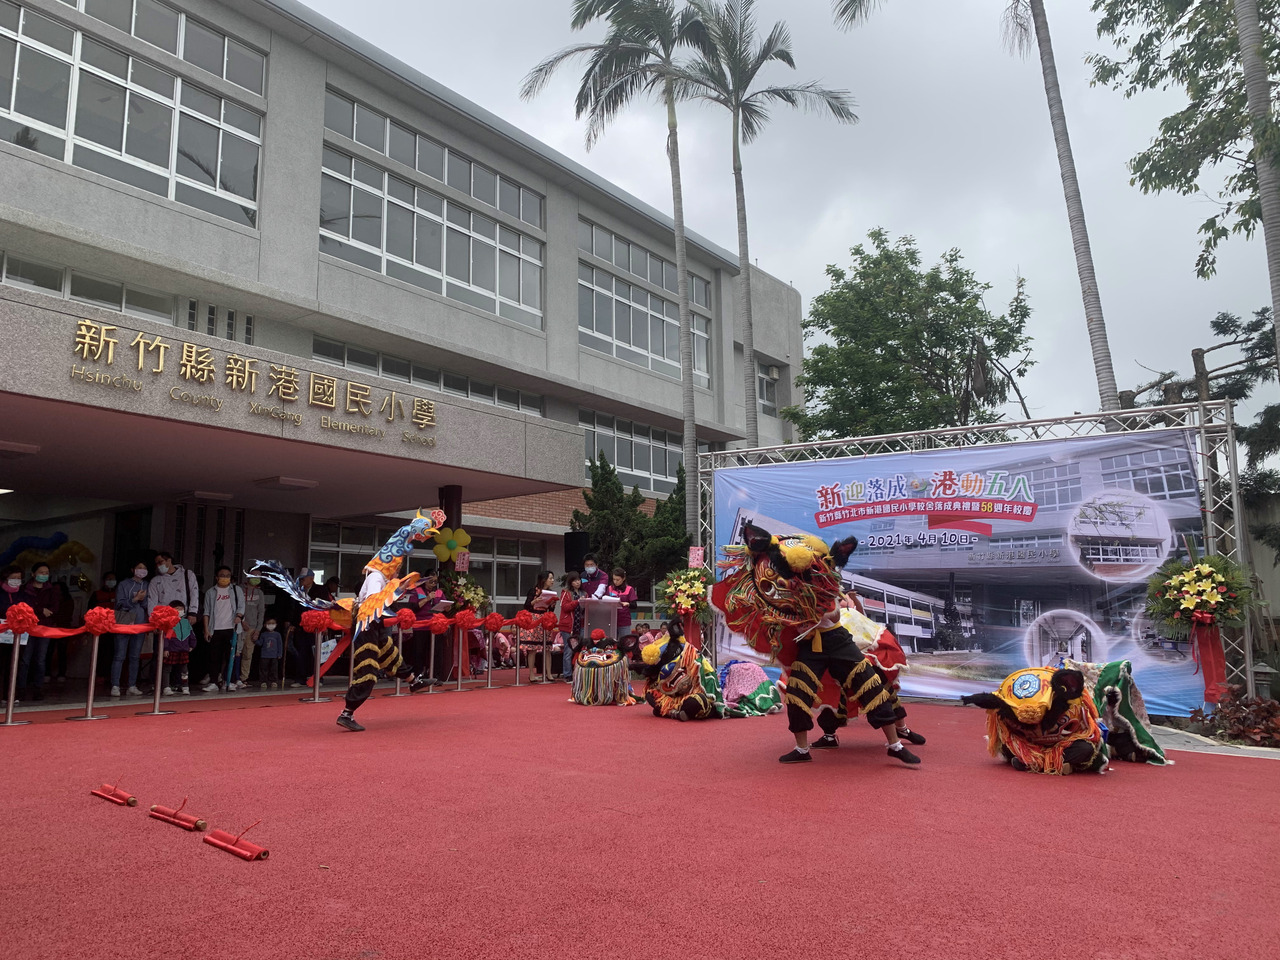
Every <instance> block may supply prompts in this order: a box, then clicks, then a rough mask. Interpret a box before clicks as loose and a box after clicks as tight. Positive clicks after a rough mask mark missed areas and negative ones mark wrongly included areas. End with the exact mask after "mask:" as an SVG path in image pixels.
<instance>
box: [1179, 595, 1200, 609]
mask: <svg viewBox="0 0 1280 960" xmlns="http://www.w3.org/2000/svg"><path fill="white" fill-rule="evenodd" d="M1197 602H1198V601H1197V599H1196V598H1195V597H1186V598H1184V599H1183V601H1182V609H1184V610H1194V609H1195V608H1196V603H1197Z"/></svg>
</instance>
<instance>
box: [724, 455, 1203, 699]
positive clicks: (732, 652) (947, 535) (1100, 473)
mask: <svg viewBox="0 0 1280 960" xmlns="http://www.w3.org/2000/svg"><path fill="white" fill-rule="evenodd" d="M1196 464H1197V452H1196V444H1195V434H1194V431H1189V430H1162V431H1154V432H1150V433H1143V434H1116V435H1109V436H1097V437H1080V438H1073V439H1068V440H1051V441H1024V442H1019V443H1009V444H994V445H989V446H980V447H965V448H961V449H955V450H938V451H928V452H923V453H913V454H884V455H878V456H871V457H856V458H839V459H831V460H817V461H808V462H803V463H786V464H769V465H765V466H756V467H734V468H728V469H723V470H717V471H716V472H715V477H714V485H715V503H716V543H717V544H718V545H724V544H730V543H740V542H742V528H743V526H744V525H745V524H747V523H751V524H754V525H756V526H758V527H763V528H764V529H766V530H768V531H769V532H770V533H801V532H803V533H812V534H816V535H817V536H820V537H822V538H823V539H825V540H827V541H828V542H830V541H833V540H838V539H841V538H843V537H847V536H850V535H853V536H855V537H857V538H858V544H859V546H858V549H857V551H855V552H854V554H853V556H852V558H851V559H850V561H849V565H848V566H847V567H846V568H845V570H844V572H843V577H844V580H845V581H846V583H847V584H848V585H849V586H850V587H852V588H853V589H855V590H857V592H858V594H859V596H860V597H861V598H862V601H863V604H864V606H865V607H866V610H867V613H868V615H870V616H871V617H872V618H873V619H875V620H877V621H879V622H881V623H883V624H885V625H886V626H888V627H889V629H890V630H891V631H892V632H893V634H894V636H896V637H897V638H898V641H899V642H900V643H901V644H902V647H903V649H904V650H906V651H907V653H908V656H909V657H910V659H911V665H910V670H909V671H906V672H904V673H903V674H902V678H901V679H902V688H903V693H904V694H906V695H908V696H919V697H945V698H957V697H959V696H960V695H961V694H964V693H976V692H979V691H983V690H994V689H995V688H996V686H998V684H999V683H1000V681H1001V680H1003V679H1004V678H1005V677H1006V676H1007V675H1008V674H1009V673H1012V672H1013V671H1014V670H1017V669H1019V668H1021V667H1025V666H1047V665H1052V664H1054V663H1056V662H1057V661H1058V659H1059V658H1060V657H1069V658H1071V659H1074V660H1085V661H1109V660H1131V661H1133V673H1134V678H1135V680H1136V681H1137V684H1138V687H1139V689H1140V690H1141V691H1142V694H1143V697H1144V698H1145V700H1146V702H1147V707H1148V709H1149V710H1150V711H1151V712H1152V713H1158V714H1165V715H1169V716H1186V715H1188V714H1189V713H1190V712H1191V710H1192V709H1193V708H1195V707H1197V706H1200V701H1201V698H1202V696H1203V691H1204V686H1203V683H1202V678H1200V677H1198V676H1196V665H1195V664H1194V662H1193V661H1192V658H1191V651H1190V650H1189V648H1188V644H1187V642H1186V641H1171V640H1166V639H1164V638H1161V637H1160V636H1159V635H1158V634H1157V633H1156V630H1155V628H1154V626H1153V625H1152V624H1151V623H1150V622H1148V620H1147V618H1146V616H1145V614H1144V613H1143V609H1144V607H1145V604H1146V589H1147V587H1146V581H1147V578H1148V577H1149V576H1150V575H1151V574H1153V573H1155V571H1156V570H1157V569H1158V568H1159V567H1160V565H1161V564H1162V563H1164V561H1165V560H1166V559H1168V558H1169V557H1171V556H1175V555H1177V554H1179V553H1182V552H1183V548H1182V542H1183V541H1182V538H1183V537H1184V536H1186V535H1189V536H1191V537H1192V539H1193V542H1195V543H1196V545H1197V549H1201V550H1202V549H1203V543H1202V537H1203V534H1202V525H1201V512H1200V511H1201V504H1200V495H1199V487H1198V485H1197V474H1196ZM716 633H717V636H716V642H717V645H718V647H719V655H720V658H721V662H722V663H723V662H724V661H725V660H727V659H731V658H734V657H737V658H740V659H753V660H755V659H759V655H758V654H756V653H755V652H754V651H753V650H751V649H750V648H749V647H747V646H746V645H745V643H743V642H742V640H741V638H740V637H735V636H733V635H732V634H729V633H728V632H727V630H726V628H725V627H724V625H723V623H718V624H717V627H716Z"/></svg>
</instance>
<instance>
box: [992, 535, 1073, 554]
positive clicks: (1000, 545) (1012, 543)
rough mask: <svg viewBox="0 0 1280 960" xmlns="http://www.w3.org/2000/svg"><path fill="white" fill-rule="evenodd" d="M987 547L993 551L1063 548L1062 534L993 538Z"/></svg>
mask: <svg viewBox="0 0 1280 960" xmlns="http://www.w3.org/2000/svg"><path fill="white" fill-rule="evenodd" d="M987 546H988V547H990V548H991V549H993V550H1009V549H1014V550H1028V549H1041V548H1044V547H1060V546H1062V534H1060V533H1047V534H1041V535H1038V536H1026V537H992V538H991V539H990V540H988V541H987Z"/></svg>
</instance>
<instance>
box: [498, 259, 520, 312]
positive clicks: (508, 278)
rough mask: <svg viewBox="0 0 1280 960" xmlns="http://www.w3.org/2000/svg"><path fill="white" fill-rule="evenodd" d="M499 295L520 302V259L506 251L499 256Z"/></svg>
mask: <svg viewBox="0 0 1280 960" xmlns="http://www.w3.org/2000/svg"><path fill="white" fill-rule="evenodd" d="M498 293H499V294H500V295H501V296H503V297H506V298H507V299H508V300H514V301H515V302H517V303H519V302H520V258H519V257H517V256H514V255H513V254H510V253H507V252H506V251H505V250H503V251H501V252H499V254H498Z"/></svg>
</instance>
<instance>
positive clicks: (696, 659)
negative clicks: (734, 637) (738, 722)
mask: <svg viewBox="0 0 1280 960" xmlns="http://www.w3.org/2000/svg"><path fill="white" fill-rule="evenodd" d="M667 629H668V630H669V631H670V636H668V638H667V639H666V640H663V641H661V642H660V643H651V644H649V645H648V646H647V647H645V648H644V650H642V651H641V653H640V657H641V660H642V661H643V662H644V664H645V675H646V676H647V677H648V679H649V683H648V686H647V688H646V689H645V694H644V698H645V702H646V703H648V704H649V706H651V707H652V708H653V713H654V716H658V717H675V718H676V719H678V720H707V719H711V718H713V717H722V716H724V712H725V706H724V697H723V696H722V695H721V692H720V678H719V677H718V676H717V675H716V671H715V668H714V667H712V666H711V661H709V660H708V659H707V658H706V657H704V656H702V655H701V654H700V653H699V652H698V650H697V649H696V648H695V647H694V646H693V644H691V643H686V642H685V640H684V631H683V629H682V628H681V626H680V622H679V621H678V620H673V621H671V622H670V623H669V624H668V625H667Z"/></svg>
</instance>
